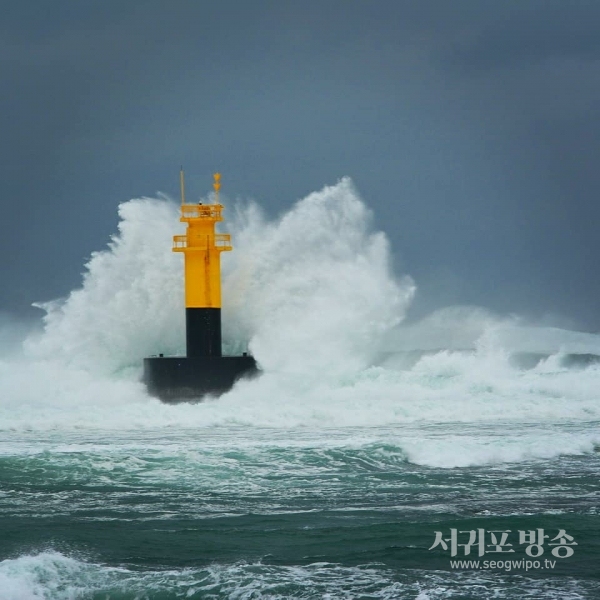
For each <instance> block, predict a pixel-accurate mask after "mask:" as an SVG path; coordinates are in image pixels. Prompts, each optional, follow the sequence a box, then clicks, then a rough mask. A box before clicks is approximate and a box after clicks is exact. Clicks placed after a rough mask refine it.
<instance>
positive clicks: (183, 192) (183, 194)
mask: <svg viewBox="0 0 600 600" xmlns="http://www.w3.org/2000/svg"><path fill="white" fill-rule="evenodd" d="M179 187H180V189H181V204H185V183H184V181H183V166H182V167H181V170H180V171H179Z"/></svg>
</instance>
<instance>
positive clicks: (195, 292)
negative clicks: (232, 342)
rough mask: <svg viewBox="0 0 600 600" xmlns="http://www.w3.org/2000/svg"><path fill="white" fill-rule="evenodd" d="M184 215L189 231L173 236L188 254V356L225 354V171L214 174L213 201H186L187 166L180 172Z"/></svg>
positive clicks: (228, 238)
mask: <svg viewBox="0 0 600 600" xmlns="http://www.w3.org/2000/svg"><path fill="white" fill-rule="evenodd" d="M180 185H181V218H180V219H179V220H180V221H181V222H182V223H187V231H186V233H185V235H176V236H173V251H174V252H182V253H183V255H184V258H185V270H184V273H185V274H184V278H185V321H186V347H187V355H188V356H221V252H226V251H228V250H231V249H232V248H231V236H230V235H229V234H227V233H216V232H215V226H216V224H217V223H218V222H219V221H222V220H223V217H222V214H221V213H222V211H223V205H222V204H219V191H220V189H221V175H220V173H215V174H214V183H213V188H214V190H215V202H214V203H213V204H202V203H198V204H188V203H187V202H186V201H185V183H184V175H183V170H181V172H180Z"/></svg>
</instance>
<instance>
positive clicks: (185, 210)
mask: <svg viewBox="0 0 600 600" xmlns="http://www.w3.org/2000/svg"><path fill="white" fill-rule="evenodd" d="M222 210H223V206H222V205H221V204H182V205H181V218H182V219H211V220H215V221H221V220H222V218H223V217H222V216H221V211H222Z"/></svg>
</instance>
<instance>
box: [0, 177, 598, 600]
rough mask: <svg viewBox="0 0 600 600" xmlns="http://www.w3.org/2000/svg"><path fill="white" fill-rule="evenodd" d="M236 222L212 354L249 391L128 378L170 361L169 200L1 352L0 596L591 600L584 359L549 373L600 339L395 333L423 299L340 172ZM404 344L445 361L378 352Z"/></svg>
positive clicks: (593, 390)
mask: <svg viewBox="0 0 600 600" xmlns="http://www.w3.org/2000/svg"><path fill="white" fill-rule="evenodd" d="M230 211H231V213H233V214H232V217H231V221H230V224H231V226H230V230H231V231H232V233H233V234H234V236H233V237H234V244H237V245H236V251H235V252H234V253H233V254H232V257H231V259H230V262H228V263H227V262H226V261H225V259H224V299H225V304H224V307H223V312H224V326H225V341H226V345H227V347H228V348H230V349H231V350H238V349H239V348H242V347H243V348H245V347H246V346H247V345H249V348H250V350H251V351H252V352H253V353H254V355H255V356H256V358H257V360H258V361H259V364H260V365H261V367H262V369H263V375H262V376H261V377H260V378H258V379H255V380H252V381H241V382H239V383H238V385H236V387H235V388H234V389H233V390H232V391H231V392H230V393H228V394H226V395H224V396H222V397H221V398H219V399H215V398H208V399H205V401H204V402H201V403H198V404H180V405H165V404H161V403H160V402H159V401H157V400H156V399H153V398H149V397H148V396H147V394H146V393H145V390H144V388H143V386H142V385H141V383H140V382H139V376H140V371H139V364H140V361H141V358H143V356H146V355H150V354H156V353H158V352H164V353H177V352H181V351H182V344H183V319H182V312H183V311H182V310H181V307H180V298H181V265H180V263H179V262H178V260H177V257H173V256H171V254H170V252H169V249H170V236H171V235H172V234H173V233H177V227H178V223H177V213H176V207H175V206H174V205H172V204H171V203H170V202H169V201H168V200H166V199H158V200H152V199H142V200H135V201H131V202H128V203H125V204H123V205H122V206H121V208H120V213H121V219H122V220H121V224H120V227H119V233H118V235H116V236H115V237H114V238H113V240H112V242H111V245H110V247H109V248H108V249H107V250H105V251H102V252H98V253H96V254H94V255H93V256H92V258H91V259H90V261H89V263H88V265H87V271H86V274H85V277H84V281H83V284H82V287H81V288H80V289H78V290H74V291H73V292H71V294H70V295H69V296H68V297H67V298H65V299H63V300H62V301H60V302H54V303H48V304H45V305H44V309H45V310H46V313H47V314H46V317H45V320H44V326H43V330H40V331H38V332H37V333H29V334H27V335H26V336H25V335H23V336H22V337H23V338H24V339H19V340H18V343H15V339H16V338H15V336H13V335H11V336H5V337H4V338H2V336H1V335H0V342H2V340H3V339H4V340H8V338H9V337H10V339H11V342H10V344H9V343H8V342H3V343H4V346H5V347H4V348H3V350H4V352H3V354H2V355H1V358H0V600H33V599H35V600H38V599H43V600H54V599H61V600H62V599H69V600H79V599H98V600H100V599H102V600H107V599H110V600H116V599H131V600H133V599H145V598H148V599H174V598H186V599H188V598H191V599H199V598H211V599H221V598H223V599H225V598H227V599H236V600H241V599H276V598H277V599H285V598H306V599H312V598H315V599H316V598H327V599H332V600H333V599H337V598H344V599H354V598H357V599H363V598H364V599H377V598H382V599H383V598H385V599H394V598H398V599H411V600H428V599H429V600H433V599H441V598H452V599H484V598H485V599H487V598H490V599H491V598H500V599H522V598H539V599H543V598H556V599H583V598H585V599H588V598H589V599H593V598H600V526H599V522H600V521H599V519H600V516H599V514H598V512H599V505H600V488H599V483H598V481H599V477H600V452H599V448H600V399H599V395H600V367H599V366H597V365H594V364H589V365H587V366H586V365H582V366H571V367H569V368H567V367H565V366H564V365H565V362H564V361H563V360H562V356H563V355H564V353H566V352H592V353H600V352H599V350H600V341H599V339H598V336H593V335H591V334H579V333H577V332H566V331H560V330H557V329H549V328H545V329H542V328H537V329H536V328H531V327H528V328H524V327H521V326H520V324H519V323H515V322H514V320H512V321H511V322H510V323H507V322H506V321H503V320H502V319H499V318H497V317H493V316H491V315H489V314H487V313H485V312H484V311H480V310H479V311H477V310H466V309H461V310H458V309H454V310H450V311H441V312H440V313H438V314H437V316H435V317H434V318H431V319H429V321H424V322H423V323H422V324H421V325H420V326H419V327H415V326H404V325H402V323H401V321H402V318H403V316H404V314H405V312H406V310H407V309H408V307H409V305H410V302H411V299H412V296H413V294H414V290H415V285H414V284H413V282H412V281H411V280H410V279H409V278H398V277H396V276H395V275H394V274H393V270H392V267H391V261H390V250H389V247H388V244H387V240H386V239H385V236H384V235H383V234H381V233H378V232H373V231H372V230H371V227H370V224H369V223H370V221H369V212H368V210H367V209H366V207H365V206H364V204H363V203H362V201H361V200H360V198H359V197H358V195H357V194H356V191H355V190H354V189H353V187H352V185H351V182H349V181H348V180H343V181H342V182H340V183H339V184H338V185H337V186H332V187H330V188H325V189H324V190H322V191H321V192H317V193H315V194H311V195H310V196H309V197H307V198H305V199H304V200H302V201H300V202H299V203H297V204H296V205H295V206H294V207H293V208H292V209H291V210H290V211H289V212H288V213H287V214H285V215H283V216H282V217H281V218H280V219H279V220H277V221H269V220H268V219H266V218H265V217H264V216H263V215H262V214H261V212H260V210H259V209H258V208H257V207H256V206H252V205H250V206H246V207H243V208H238V210H237V211H236V210H233V209H230ZM319 223H320V224H322V225H323V226H322V227H321V228H319V227H317V226H316V224H319ZM235 256H237V258H236V257H235ZM0 333H1V332H0ZM17 337H18V336H17ZM458 338H460V342H459V343H457V339H458ZM466 338H469V339H466ZM536 340H537V341H536ZM467 343H471V345H472V349H471V351H469V352H464V351H459V350H458V349H457V348H456V346H457V345H459V346H464V345H465V344H467ZM419 344H421V347H423V346H427V344H429V345H434V346H437V347H441V346H447V348H446V349H442V350H437V351H435V352H431V353H428V354H423V355H422V356H417V357H416V358H414V357H413V359H412V360H411V361H409V362H407V361H406V360H405V358H406V354H401V353H400V352H396V354H395V351H396V350H400V349H402V350H403V351H406V350H407V349H414V348H417V347H418V346H419ZM524 344H525V346H526V347H524ZM536 344H537V345H536ZM0 345H1V344H0ZM9 346H10V347H9ZM516 346H519V347H518V348H517V347H516ZM0 350H2V348H0ZM523 350H527V351H536V352H540V353H543V354H545V355H547V358H545V359H543V360H541V361H539V362H538V364H537V365H536V366H534V367H533V368H527V369H524V368H519V367H518V366H517V365H516V364H515V362H514V361H513V360H511V358H512V357H513V355H514V353H515V352H516V351H523ZM382 356H384V357H385V358H381V357H382ZM453 537H454V541H455V542H456V545H455V546H453ZM458 560H459V561H466V560H468V561H470V562H469V563H464V562H461V563H457V562H455V561H458ZM492 563H493V564H492Z"/></svg>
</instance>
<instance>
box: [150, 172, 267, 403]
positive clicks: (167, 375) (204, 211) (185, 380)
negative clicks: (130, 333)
mask: <svg viewBox="0 0 600 600" xmlns="http://www.w3.org/2000/svg"><path fill="white" fill-rule="evenodd" d="M213 177H214V182H213V189H214V201H213V202H211V203H208V204H204V203H202V202H199V203H197V204H191V203H187V202H186V200H185V182H184V174H183V169H182V170H181V172H180V188H181V216H180V219H179V220H180V221H181V222H182V223H185V224H186V232H185V234H183V235H175V236H173V251H174V252H178V253H181V254H183V258H184V290H185V294H184V295H185V298H184V302H185V342H186V356H163V355H162V354H161V355H159V356H152V357H149V358H145V359H144V374H143V381H144V383H145V384H146V387H147V389H148V392H149V393H150V394H151V395H153V396H157V397H158V398H160V399H161V400H163V401H165V402H185V401H197V400H200V399H201V398H202V396H205V395H207V394H212V395H219V394H222V393H223V392H226V391H228V390H229V389H231V387H232V386H233V384H234V383H235V382H236V381H237V380H238V379H239V378H240V377H242V376H250V375H252V374H255V373H256V371H257V368H256V361H255V360H254V358H253V357H252V356H248V354H247V353H244V354H243V355H242V356H223V353H222V342H221V252H228V251H230V250H232V246H231V236H230V235H229V234H227V233H217V232H216V224H217V223H219V222H220V221H222V220H223V216H222V213H223V208H224V207H223V205H222V204H220V203H219V192H220V190H221V175H220V174H219V173H215V174H214V176H213Z"/></svg>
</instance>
